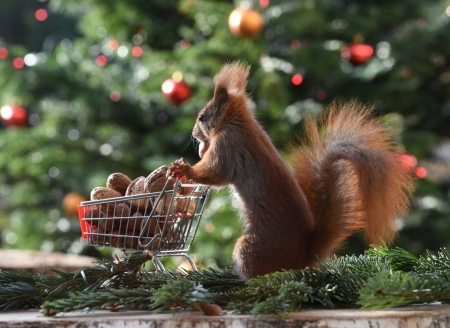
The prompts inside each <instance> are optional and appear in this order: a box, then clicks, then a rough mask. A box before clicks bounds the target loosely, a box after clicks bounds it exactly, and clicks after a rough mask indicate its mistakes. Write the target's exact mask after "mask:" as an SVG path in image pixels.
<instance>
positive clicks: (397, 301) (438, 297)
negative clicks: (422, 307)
mask: <svg viewBox="0 0 450 328" xmlns="http://www.w3.org/2000/svg"><path fill="white" fill-rule="evenodd" d="M449 299H450V282H449V281H448V280H447V279H445V278H443V277H442V276H438V275H434V274H433V275H428V274H415V273H404V272H399V271H396V272H393V273H392V274H389V273H387V272H385V273H380V274H378V275H376V276H374V277H372V278H370V279H369V280H368V281H367V284H366V285H365V286H364V287H363V288H361V291H360V299H359V300H358V305H360V306H361V308H363V309H386V308H392V307H397V306H402V305H407V304H412V303H426V302H435V301H447V300H449Z"/></svg>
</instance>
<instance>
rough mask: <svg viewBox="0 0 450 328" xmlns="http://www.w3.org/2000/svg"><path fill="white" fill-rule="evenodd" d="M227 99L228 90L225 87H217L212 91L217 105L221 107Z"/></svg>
mask: <svg viewBox="0 0 450 328" xmlns="http://www.w3.org/2000/svg"><path fill="white" fill-rule="evenodd" d="M227 101H228V91H227V89H225V88H219V89H218V90H216V92H215V93H214V104H215V105H216V106H217V107H222V106H223V105H225V104H226V103H227Z"/></svg>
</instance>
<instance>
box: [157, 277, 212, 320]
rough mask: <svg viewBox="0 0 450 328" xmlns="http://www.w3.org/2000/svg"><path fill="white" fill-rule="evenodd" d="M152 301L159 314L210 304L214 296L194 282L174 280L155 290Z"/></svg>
mask: <svg viewBox="0 0 450 328" xmlns="http://www.w3.org/2000/svg"><path fill="white" fill-rule="evenodd" d="M152 300H153V302H152V307H153V308H154V309H155V311H156V312H157V311H162V310H168V309H176V308H187V307H190V306H195V304H198V303H210V302H211V300H212V295H211V293H210V292H209V291H208V290H206V289H205V288H204V287H203V286H202V285H200V284H197V283H195V282H193V281H187V280H174V281H172V282H170V283H167V284H165V285H163V286H162V287H161V288H159V289H157V290H155V291H154V293H153V296H152Z"/></svg>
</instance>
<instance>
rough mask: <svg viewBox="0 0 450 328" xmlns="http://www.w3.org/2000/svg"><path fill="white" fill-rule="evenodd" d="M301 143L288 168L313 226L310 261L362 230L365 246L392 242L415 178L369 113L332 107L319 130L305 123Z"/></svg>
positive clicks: (349, 106)
mask: <svg viewBox="0 0 450 328" xmlns="http://www.w3.org/2000/svg"><path fill="white" fill-rule="evenodd" d="M306 140H307V141H306V144H305V145H304V147H301V148H298V149H296V150H295V151H294V162H293V167H294V170H295V173H296V176H297V179H298V183H299V185H300V186H301V188H302V189H303V191H304V192H305V195H306V197H307V199H308V202H309V204H310V207H311V211H312V213H313V216H314V221H315V228H314V233H313V235H312V238H311V250H312V251H313V252H314V254H311V256H312V258H311V261H312V262H314V261H315V260H316V259H317V258H319V259H325V258H327V257H329V256H331V255H332V254H333V253H334V252H335V251H336V250H337V249H338V248H339V247H340V246H341V244H342V243H343V241H344V240H345V239H346V238H347V237H349V236H350V235H351V234H353V233H355V232H356V231H358V230H361V229H365V234H366V240H367V241H368V242H370V243H377V244H379V243H380V242H381V241H384V242H386V243H389V242H391V241H392V239H393V238H394V237H395V234H396V227H395V220H396V219H397V218H398V217H399V216H400V215H402V214H404V213H405V212H406V211H407V209H408V207H409V196H410V195H411V193H412V192H413V190H414V178H413V175H412V174H411V171H409V170H408V169H406V168H405V167H403V166H402V164H401V161H400V156H399V152H398V149H397V146H396V145H395V143H394V142H393V135H392V132H391V131H389V129H387V128H386V127H385V126H383V125H382V124H381V122H380V121H379V119H377V118H374V117H373V109H372V108H368V107H362V106H360V105H359V104H357V103H351V104H345V105H337V104H332V105H331V106H330V108H329V111H328V112H327V113H326V115H324V117H323V119H322V125H321V126H320V127H318V126H317V124H316V122H315V120H314V119H309V120H307V121H306Z"/></svg>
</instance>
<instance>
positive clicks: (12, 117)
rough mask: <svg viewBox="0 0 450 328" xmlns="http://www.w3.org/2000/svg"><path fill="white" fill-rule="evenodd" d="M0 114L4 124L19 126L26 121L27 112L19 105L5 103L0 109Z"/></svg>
mask: <svg viewBox="0 0 450 328" xmlns="http://www.w3.org/2000/svg"><path fill="white" fill-rule="evenodd" d="M0 116H1V119H2V122H3V124H4V125H5V126H10V127H13V126H16V127H19V126H24V125H25V124H26V123H27V119H28V112H27V111H26V109H24V108H22V107H19V106H14V105H5V106H3V107H2V108H1V109H0Z"/></svg>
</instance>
